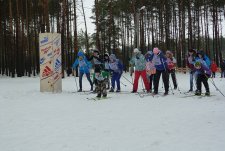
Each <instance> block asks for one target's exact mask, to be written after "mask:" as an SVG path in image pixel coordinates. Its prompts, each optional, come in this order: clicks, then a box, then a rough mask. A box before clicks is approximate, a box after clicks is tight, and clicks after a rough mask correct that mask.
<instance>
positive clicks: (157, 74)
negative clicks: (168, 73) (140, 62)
mask: <svg viewBox="0 0 225 151" xmlns="http://www.w3.org/2000/svg"><path fill="white" fill-rule="evenodd" d="M160 75H161V71H159V70H156V74H155V75H154V93H155V94H158V88H159V79H160Z"/></svg>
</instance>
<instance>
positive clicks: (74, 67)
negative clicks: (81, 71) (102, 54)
mask: <svg viewBox="0 0 225 151" xmlns="http://www.w3.org/2000/svg"><path fill="white" fill-rule="evenodd" d="M77 65H78V59H76V60H75V61H74V63H73V66H72V68H73V69H76V67H77Z"/></svg>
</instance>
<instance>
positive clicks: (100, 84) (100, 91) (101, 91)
mask: <svg viewBox="0 0 225 151" xmlns="http://www.w3.org/2000/svg"><path fill="white" fill-rule="evenodd" d="M106 83H107V80H106V79H105V80H102V81H99V80H97V81H96V92H97V96H98V97H101V96H102V95H103V96H104V97H105V96H107V89H106Z"/></svg>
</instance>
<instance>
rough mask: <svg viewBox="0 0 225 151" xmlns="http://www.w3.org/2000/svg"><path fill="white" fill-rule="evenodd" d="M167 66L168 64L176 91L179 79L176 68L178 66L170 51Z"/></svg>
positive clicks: (167, 52) (167, 54) (167, 55)
mask: <svg viewBox="0 0 225 151" xmlns="http://www.w3.org/2000/svg"><path fill="white" fill-rule="evenodd" d="M166 57H167V64H168V73H169V75H170V74H171V77H172V80H173V86H174V89H175V90H176V89H177V79H176V74H175V67H176V64H177V60H176V59H175V58H174V56H173V53H172V52H171V51H169V50H167V51H166Z"/></svg>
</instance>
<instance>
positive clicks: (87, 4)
mask: <svg viewBox="0 0 225 151" xmlns="http://www.w3.org/2000/svg"><path fill="white" fill-rule="evenodd" d="M83 2H84V12H85V15H86V20H87V30H88V33H91V34H92V33H94V30H95V24H93V23H92V22H93V20H92V19H90V17H91V16H93V14H92V8H93V6H94V0H83ZM77 15H78V20H77V26H78V29H81V28H82V29H83V30H84V31H85V25H84V18H83V12H82V8H81V3H80V1H79V0H78V7H77Z"/></svg>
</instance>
